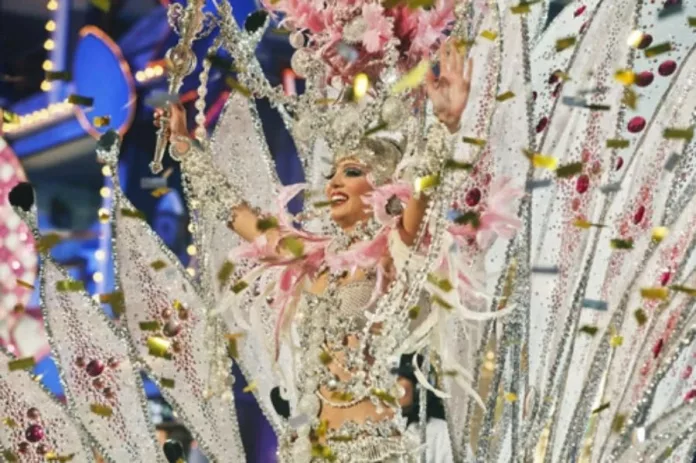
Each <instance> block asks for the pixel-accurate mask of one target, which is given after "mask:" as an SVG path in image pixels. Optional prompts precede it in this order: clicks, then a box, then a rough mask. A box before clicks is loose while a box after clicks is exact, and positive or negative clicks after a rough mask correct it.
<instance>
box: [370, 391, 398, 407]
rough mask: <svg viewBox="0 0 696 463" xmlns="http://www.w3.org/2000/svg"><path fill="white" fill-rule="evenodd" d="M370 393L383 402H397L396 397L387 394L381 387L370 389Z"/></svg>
mask: <svg viewBox="0 0 696 463" xmlns="http://www.w3.org/2000/svg"><path fill="white" fill-rule="evenodd" d="M372 395H373V396H375V397H377V398H378V399H379V400H381V401H382V402H385V403H388V404H396V402H397V400H396V397H394V396H393V395H391V394H389V393H388V392H387V391H385V390H383V389H377V388H375V389H372Z"/></svg>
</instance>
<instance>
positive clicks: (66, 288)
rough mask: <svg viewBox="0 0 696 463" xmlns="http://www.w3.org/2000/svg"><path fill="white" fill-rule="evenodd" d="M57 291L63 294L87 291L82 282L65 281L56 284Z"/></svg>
mask: <svg viewBox="0 0 696 463" xmlns="http://www.w3.org/2000/svg"><path fill="white" fill-rule="evenodd" d="M56 289H57V290H58V291H60V292H63V293H75V292H78V291H84V290H85V284H84V282H82V281H75V280H63V281H58V282H56Z"/></svg>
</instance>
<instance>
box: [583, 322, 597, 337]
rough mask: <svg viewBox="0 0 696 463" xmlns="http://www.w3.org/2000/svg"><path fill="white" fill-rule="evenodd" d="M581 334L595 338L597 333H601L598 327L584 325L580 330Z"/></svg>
mask: <svg viewBox="0 0 696 463" xmlns="http://www.w3.org/2000/svg"><path fill="white" fill-rule="evenodd" d="M579 331H580V332H581V333H585V334H589V335H590V336H594V335H595V334H597V331H599V328H597V327H596V326H591V325H584V326H581V327H580V330H579Z"/></svg>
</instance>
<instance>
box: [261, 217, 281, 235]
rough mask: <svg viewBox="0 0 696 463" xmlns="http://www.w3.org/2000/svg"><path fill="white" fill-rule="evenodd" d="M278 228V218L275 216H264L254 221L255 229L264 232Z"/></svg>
mask: <svg viewBox="0 0 696 463" xmlns="http://www.w3.org/2000/svg"><path fill="white" fill-rule="evenodd" d="M274 228H278V219H276V218H275V217H264V218H262V219H259V220H258V221H257V222H256V229H257V230H258V231H260V232H266V231H268V230H272V229H274Z"/></svg>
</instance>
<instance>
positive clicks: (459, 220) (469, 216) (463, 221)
mask: <svg viewBox="0 0 696 463" xmlns="http://www.w3.org/2000/svg"><path fill="white" fill-rule="evenodd" d="M454 223H456V224H458V225H467V224H469V225H471V226H472V227H474V228H478V227H479V226H480V225H481V218H480V217H479V213H478V212H476V211H467V212H465V213H464V214H461V215H460V216H458V217H456V218H455V219H454Z"/></svg>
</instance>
